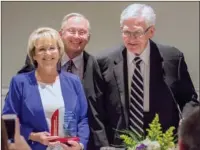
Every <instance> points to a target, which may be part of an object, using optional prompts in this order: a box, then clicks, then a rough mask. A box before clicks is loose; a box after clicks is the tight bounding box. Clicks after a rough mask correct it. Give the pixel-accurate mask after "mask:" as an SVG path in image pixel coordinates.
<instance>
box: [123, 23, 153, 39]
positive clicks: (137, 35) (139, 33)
mask: <svg viewBox="0 0 200 150" xmlns="http://www.w3.org/2000/svg"><path fill="white" fill-rule="evenodd" d="M150 28H151V26H150V27H148V28H147V29H146V30H145V31H135V32H131V31H127V30H125V31H122V33H123V35H124V36H126V37H131V36H133V37H134V38H140V37H142V36H144V35H145V34H146V33H147V32H148V30H149V29H150Z"/></svg>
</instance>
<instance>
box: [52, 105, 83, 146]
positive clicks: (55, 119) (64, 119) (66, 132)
mask: <svg viewBox="0 0 200 150" xmlns="http://www.w3.org/2000/svg"><path fill="white" fill-rule="evenodd" d="M76 128H77V125H76V121H75V114H73V113H72V112H71V111H68V112H66V111H65V108H59V109H57V110H56V111H55V112H54V113H53V114H52V116H51V126H50V132H51V135H52V136H59V137H60V138H58V139H56V140H53V141H60V142H61V143H67V142H68V141H77V142H79V140H80V139H79V137H77V132H76V131H77V129H76Z"/></svg>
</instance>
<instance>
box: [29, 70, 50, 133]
mask: <svg viewBox="0 0 200 150" xmlns="http://www.w3.org/2000/svg"><path fill="white" fill-rule="evenodd" d="M28 76H29V81H30V88H29V89H28V91H29V94H28V95H27V97H28V99H27V100H26V101H25V103H26V105H27V108H28V109H29V110H30V112H31V113H32V114H33V116H36V120H34V121H36V122H37V123H39V124H40V126H41V127H44V129H45V130H46V131H49V129H48V126H47V122H46V119H45V118H46V117H45V114H44V108H43V105H42V100H41V96H40V93H39V90H38V84H37V80H36V77H35V70H34V71H32V72H30V74H29V75H28ZM35 108H37V109H35ZM35 110H37V111H35Z"/></svg>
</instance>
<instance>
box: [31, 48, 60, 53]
mask: <svg viewBox="0 0 200 150" xmlns="http://www.w3.org/2000/svg"><path fill="white" fill-rule="evenodd" d="M35 49H37V53H46V52H47V51H50V52H53V51H55V50H58V47H56V46H50V47H48V48H45V47H39V48H35Z"/></svg>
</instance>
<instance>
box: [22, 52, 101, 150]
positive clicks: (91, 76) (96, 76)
mask: <svg viewBox="0 0 200 150" xmlns="http://www.w3.org/2000/svg"><path fill="white" fill-rule="evenodd" d="M83 59H84V74H83V80H82V83H83V87H84V91H85V95H86V98H87V100H88V104H89V107H88V122H89V126H90V129H91V131H92V130H94V129H95V131H96V130H98V129H101V127H99V126H101V124H97V123H96V122H94V121H93V120H94V118H95V112H94V114H93V113H92V112H93V111H91V110H92V109H95V108H93V105H92V104H93V103H96V102H98V101H100V99H102V94H101V91H100V88H99V87H98V86H99V85H100V82H101V80H100V79H102V77H101V74H100V69H99V66H98V63H97V61H96V59H95V58H94V57H93V56H91V55H90V54H88V53H87V52H85V51H84V53H83ZM33 69H34V66H33V65H31V64H30V59H29V58H28V57H27V58H26V63H25V65H24V67H23V68H22V69H21V70H19V71H18V73H23V72H29V71H31V70H33ZM59 69H60V66H59V65H58V70H59ZM90 133H91V134H90V137H89V142H88V150H96V149H98V148H97V147H96V146H95V145H96V144H95V143H94V140H93V134H92V133H93V132H90ZM97 145H98V144H97Z"/></svg>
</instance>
